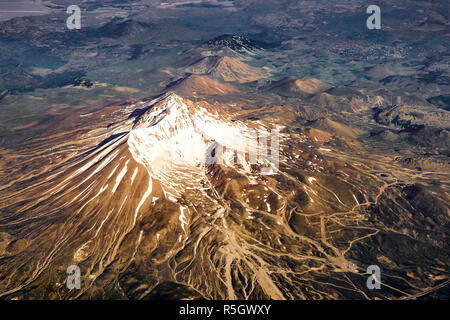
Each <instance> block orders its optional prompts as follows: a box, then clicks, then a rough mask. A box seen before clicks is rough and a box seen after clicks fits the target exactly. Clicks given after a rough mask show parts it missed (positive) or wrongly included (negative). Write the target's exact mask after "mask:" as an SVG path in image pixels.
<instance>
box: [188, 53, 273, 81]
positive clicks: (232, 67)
mask: <svg viewBox="0 0 450 320" xmlns="http://www.w3.org/2000/svg"><path fill="white" fill-rule="evenodd" d="M186 71H188V72H190V73H194V74H206V75H208V76H210V77H211V78H213V79H216V80H220V81H225V82H240V83H243V82H250V81H255V80H258V79H262V78H265V77H267V74H266V72H264V71H262V70H260V69H257V68H254V67H251V66H249V65H247V64H245V63H243V62H241V61H239V60H238V59H235V58H230V57H220V56H208V57H203V58H201V59H199V60H197V61H196V62H194V63H193V64H191V65H190V66H189V67H188V68H187V70H186Z"/></svg>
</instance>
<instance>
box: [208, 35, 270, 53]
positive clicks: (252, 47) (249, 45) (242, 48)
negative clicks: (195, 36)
mask: <svg viewBox="0 0 450 320" xmlns="http://www.w3.org/2000/svg"><path fill="white" fill-rule="evenodd" d="M273 46H274V45H272V44H267V43H264V42H261V41H256V40H252V39H249V38H247V37H245V36H241V35H236V34H234V35H230V34H226V35H221V36H218V37H216V38H214V39H211V40H208V41H206V42H204V43H203V45H202V47H204V48H207V49H209V50H212V51H221V50H232V51H235V52H238V53H246V54H254V53H256V52H257V51H260V50H263V49H266V48H271V47H273Z"/></svg>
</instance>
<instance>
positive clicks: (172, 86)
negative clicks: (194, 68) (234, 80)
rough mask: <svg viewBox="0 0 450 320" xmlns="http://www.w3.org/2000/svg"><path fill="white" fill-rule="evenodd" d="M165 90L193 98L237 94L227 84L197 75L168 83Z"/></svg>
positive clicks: (235, 90)
mask: <svg viewBox="0 0 450 320" xmlns="http://www.w3.org/2000/svg"><path fill="white" fill-rule="evenodd" d="M166 89H167V90H170V91H173V92H176V93H179V94H181V95H184V96H188V97H195V96H197V95H198V96H200V95H226V94H232V93H237V92H238V90H237V89H236V88H234V87H232V86H231V85H229V84H226V83H221V82H219V81H216V80H214V79H211V78H209V77H207V76H199V75H188V76H186V77H184V78H180V79H178V80H176V81H173V82H171V83H169V84H168V85H167V87H166Z"/></svg>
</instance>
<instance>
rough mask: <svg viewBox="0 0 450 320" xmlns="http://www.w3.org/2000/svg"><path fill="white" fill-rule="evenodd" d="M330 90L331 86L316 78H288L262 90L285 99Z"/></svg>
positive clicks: (268, 85)
mask: <svg viewBox="0 0 450 320" xmlns="http://www.w3.org/2000/svg"><path fill="white" fill-rule="evenodd" d="M330 88H331V86H330V85H328V84H326V83H324V82H322V81H320V80H318V79H315V78H306V79H296V78H293V77H286V78H283V79H281V80H278V81H272V82H270V83H269V84H267V85H266V86H265V87H263V88H262V89H263V91H268V92H273V93H276V94H279V95H281V96H284V97H307V96H309V95H312V94H317V93H320V92H324V91H326V90H327V89H330Z"/></svg>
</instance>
